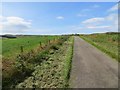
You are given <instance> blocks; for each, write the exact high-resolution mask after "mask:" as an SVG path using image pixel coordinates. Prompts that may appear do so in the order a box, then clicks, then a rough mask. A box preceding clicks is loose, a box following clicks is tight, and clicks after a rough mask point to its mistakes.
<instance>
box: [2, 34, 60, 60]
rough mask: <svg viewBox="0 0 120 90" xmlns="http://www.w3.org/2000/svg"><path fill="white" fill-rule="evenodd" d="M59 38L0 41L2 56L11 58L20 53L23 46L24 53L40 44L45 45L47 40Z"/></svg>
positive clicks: (29, 37)
mask: <svg viewBox="0 0 120 90" xmlns="http://www.w3.org/2000/svg"><path fill="white" fill-rule="evenodd" d="M55 38H56V39H57V38H59V36H18V37H17V38H14V39H6V38H5V39H2V55H3V56H4V57H9V58H11V57H12V56H16V55H18V54H20V53H21V46H23V50H24V53H25V52H28V51H30V50H32V49H34V48H36V47H38V46H39V45H40V42H41V44H44V45H45V44H47V43H48V41H49V40H54V39H55ZM0 43H1V41H0Z"/></svg>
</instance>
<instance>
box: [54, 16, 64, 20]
mask: <svg viewBox="0 0 120 90" xmlns="http://www.w3.org/2000/svg"><path fill="white" fill-rule="evenodd" d="M56 19H60V20H62V19H64V17H63V16H58V17H56Z"/></svg>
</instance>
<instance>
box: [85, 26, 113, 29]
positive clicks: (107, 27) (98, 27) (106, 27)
mask: <svg viewBox="0 0 120 90" xmlns="http://www.w3.org/2000/svg"><path fill="white" fill-rule="evenodd" d="M87 28H88V29H109V28H111V26H88V27H87Z"/></svg>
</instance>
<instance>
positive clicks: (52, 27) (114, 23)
mask: <svg viewBox="0 0 120 90" xmlns="http://www.w3.org/2000/svg"><path fill="white" fill-rule="evenodd" d="M117 12H118V4H117V3H116V2H3V3H2V12H1V14H0V21H1V23H0V31H2V32H1V33H0V34H32V35H54V34H57V35H59V34H75V33H80V34H91V33H103V32H117V31H118V13H117Z"/></svg>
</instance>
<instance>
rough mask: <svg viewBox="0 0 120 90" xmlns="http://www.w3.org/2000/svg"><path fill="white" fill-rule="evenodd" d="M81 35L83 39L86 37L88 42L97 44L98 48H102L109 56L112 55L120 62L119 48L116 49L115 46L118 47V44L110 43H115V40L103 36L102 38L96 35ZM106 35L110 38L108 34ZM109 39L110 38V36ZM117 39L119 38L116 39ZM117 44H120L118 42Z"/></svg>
mask: <svg viewBox="0 0 120 90" xmlns="http://www.w3.org/2000/svg"><path fill="white" fill-rule="evenodd" d="M103 35H104V34H103ZM96 36H97V37H100V36H102V35H96ZM104 36H105V35H104ZM80 37H81V38H82V39H84V40H85V41H87V42H88V43H90V44H92V45H93V46H95V47H96V48H98V49H100V50H101V51H103V52H104V53H106V54H107V55H108V56H110V57H112V58H113V59H116V60H117V61H118V62H120V57H119V55H117V54H118V49H115V50H114V47H117V48H118V46H115V45H114V44H112V45H110V44H111V43H114V42H109V40H107V39H106V38H102V37H101V39H100V38H97V37H94V35H89V36H86V35H85V36H84V35H81V36H80ZM105 37H107V38H108V36H107V35H106V36H105ZM102 39H104V40H102ZM108 39H110V38H108ZM116 41H117V39H116ZM116 45H118V44H116ZM111 47H112V48H111ZM116 53H117V54H116Z"/></svg>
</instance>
